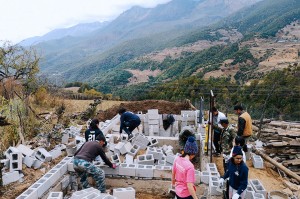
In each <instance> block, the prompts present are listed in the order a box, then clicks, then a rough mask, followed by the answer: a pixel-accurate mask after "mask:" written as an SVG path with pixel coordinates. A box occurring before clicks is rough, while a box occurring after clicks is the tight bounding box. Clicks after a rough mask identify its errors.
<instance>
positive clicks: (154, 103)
mask: <svg viewBox="0 0 300 199" xmlns="http://www.w3.org/2000/svg"><path fill="white" fill-rule="evenodd" d="M121 107H124V108H126V109H127V110H128V111H131V112H134V113H137V112H139V111H142V112H143V113H144V114H145V113H147V111H148V109H158V113H159V114H180V111H181V110H190V106H189V104H188V103H185V102H169V101H163V100H144V101H135V102H127V103H121V104H120V105H118V106H113V107H111V108H109V109H107V110H99V111H98V118H99V119H100V120H101V121H105V120H110V119H111V118H113V117H114V116H115V115H117V114H118V110H119V108H121Z"/></svg>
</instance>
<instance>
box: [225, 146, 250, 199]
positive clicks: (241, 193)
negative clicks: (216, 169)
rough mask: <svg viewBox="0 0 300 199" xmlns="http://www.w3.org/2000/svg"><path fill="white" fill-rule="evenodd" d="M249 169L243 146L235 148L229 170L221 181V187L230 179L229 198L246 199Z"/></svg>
mask: <svg viewBox="0 0 300 199" xmlns="http://www.w3.org/2000/svg"><path fill="white" fill-rule="evenodd" d="M248 171H249V169H248V167H247V165H246V163H245V162H244V161H243V152H242V147H241V146H234V148H233V152H232V158H231V159H230V160H229V162H228V169H227V171H226V173H225V174H224V176H223V177H221V178H220V180H219V185H222V184H223V183H224V180H225V179H227V178H228V177H229V198H231V199H239V198H241V199H245V194H246V191H245V190H246V189H247V185H248Z"/></svg>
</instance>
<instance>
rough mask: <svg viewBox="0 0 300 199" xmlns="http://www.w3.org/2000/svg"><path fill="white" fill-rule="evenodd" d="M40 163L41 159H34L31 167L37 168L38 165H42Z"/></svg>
mask: <svg viewBox="0 0 300 199" xmlns="http://www.w3.org/2000/svg"><path fill="white" fill-rule="evenodd" d="M42 164H43V162H42V161H40V160H38V159H36V160H35V161H34V163H33V168H34V169H38V168H40V167H41V166H42Z"/></svg>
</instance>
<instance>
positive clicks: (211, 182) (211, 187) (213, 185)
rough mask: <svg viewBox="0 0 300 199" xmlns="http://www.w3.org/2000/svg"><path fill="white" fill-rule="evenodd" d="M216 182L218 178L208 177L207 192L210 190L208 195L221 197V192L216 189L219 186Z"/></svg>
mask: <svg viewBox="0 0 300 199" xmlns="http://www.w3.org/2000/svg"><path fill="white" fill-rule="evenodd" d="M218 180H219V178H216V177H210V179H209V190H210V194H211V195H212V196H219V195H222V192H219V191H217V188H218V186H219V182H218Z"/></svg>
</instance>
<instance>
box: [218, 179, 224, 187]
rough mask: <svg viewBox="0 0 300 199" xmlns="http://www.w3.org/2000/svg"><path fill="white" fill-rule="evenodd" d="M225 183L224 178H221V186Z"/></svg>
mask: <svg viewBox="0 0 300 199" xmlns="http://www.w3.org/2000/svg"><path fill="white" fill-rule="evenodd" d="M223 184H224V179H223V178H220V180H219V186H223Z"/></svg>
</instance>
